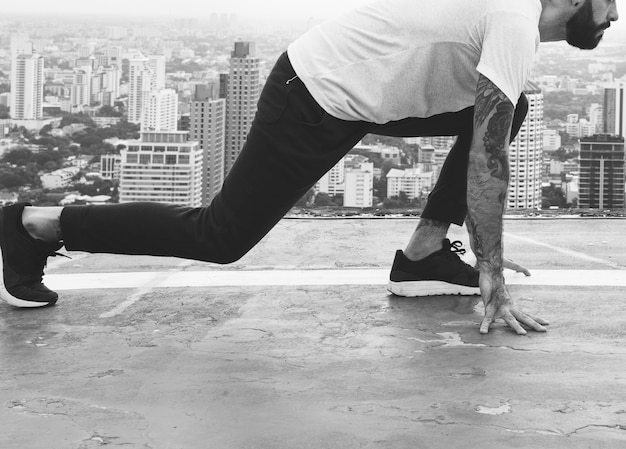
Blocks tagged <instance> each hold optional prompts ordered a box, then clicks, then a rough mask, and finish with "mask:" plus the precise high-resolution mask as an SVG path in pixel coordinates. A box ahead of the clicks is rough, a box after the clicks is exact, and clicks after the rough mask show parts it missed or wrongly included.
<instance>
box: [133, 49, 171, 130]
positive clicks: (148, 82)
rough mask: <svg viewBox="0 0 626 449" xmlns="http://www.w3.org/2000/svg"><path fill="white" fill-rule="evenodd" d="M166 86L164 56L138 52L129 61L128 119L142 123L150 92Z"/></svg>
mask: <svg viewBox="0 0 626 449" xmlns="http://www.w3.org/2000/svg"><path fill="white" fill-rule="evenodd" d="M164 88H165V57H164V56H149V57H147V58H146V57H144V56H143V55H141V54H137V55H135V56H134V57H133V58H132V59H130V60H129V62H128V121H129V122H131V123H135V124H140V123H141V122H142V120H143V114H144V109H145V108H146V105H147V101H148V96H149V94H150V92H152V91H154V90H163V89H164ZM174 129H175V128H174Z"/></svg>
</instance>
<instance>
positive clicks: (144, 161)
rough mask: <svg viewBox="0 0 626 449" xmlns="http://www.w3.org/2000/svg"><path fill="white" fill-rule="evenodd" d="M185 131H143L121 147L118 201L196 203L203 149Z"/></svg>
mask: <svg viewBox="0 0 626 449" xmlns="http://www.w3.org/2000/svg"><path fill="white" fill-rule="evenodd" d="M187 137H188V133H187V132H184V131H168V132H152V131H144V132H142V133H141V137H140V138H139V140H132V141H129V142H128V147H127V148H126V149H124V150H121V163H120V185H119V194H120V203H129V202H136V201H149V202H160V203H169V204H178V205H181V206H190V207H199V206H201V204H202V164H203V161H202V150H201V149H200V147H199V145H198V142H193V141H190V140H187Z"/></svg>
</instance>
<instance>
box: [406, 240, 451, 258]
mask: <svg viewBox="0 0 626 449" xmlns="http://www.w3.org/2000/svg"><path fill="white" fill-rule="evenodd" d="M442 248H443V245H442V244H441V240H439V241H438V242H434V241H429V242H422V243H420V244H419V246H415V245H409V246H407V248H406V249H405V250H404V251H403V253H404V255H405V257H406V258H407V259H409V260H410V261H412V262H417V261H419V260H422V259H426V258H427V257H428V256H430V255H431V254H433V253H436V252H437V251H439V250H441V249H442Z"/></svg>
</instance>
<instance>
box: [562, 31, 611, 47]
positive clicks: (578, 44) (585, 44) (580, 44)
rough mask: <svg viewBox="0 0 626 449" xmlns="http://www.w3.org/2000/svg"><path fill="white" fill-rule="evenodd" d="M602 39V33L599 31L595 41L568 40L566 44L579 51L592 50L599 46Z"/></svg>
mask: <svg viewBox="0 0 626 449" xmlns="http://www.w3.org/2000/svg"><path fill="white" fill-rule="evenodd" d="M603 37H604V31H600V32H599V34H596V36H595V39H585V40H583V41H577V40H571V39H568V40H567V43H568V44H570V45H571V46H573V47H576V48H579V49H581V50H593V49H594V48H596V47H597V46H598V45H599V44H600V41H601V40H602V38H603Z"/></svg>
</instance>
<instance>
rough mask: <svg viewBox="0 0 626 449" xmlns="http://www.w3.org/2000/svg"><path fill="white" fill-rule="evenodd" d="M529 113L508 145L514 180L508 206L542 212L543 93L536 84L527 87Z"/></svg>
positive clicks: (511, 183)
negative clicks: (540, 210)
mask: <svg viewBox="0 0 626 449" xmlns="http://www.w3.org/2000/svg"><path fill="white" fill-rule="evenodd" d="M524 93H525V94H526V97H527V98H528V114H526V118H525V119H524V122H523V123H522V127H521V128H520V130H519V132H518V134H517V137H516V138H515V140H514V141H513V142H512V143H511V145H510V146H509V164H510V172H511V178H510V181H509V195H508V202H507V206H508V207H509V208H510V209H541V169H542V159H543V94H542V93H541V89H540V88H539V86H537V85H536V84H534V83H531V82H528V83H527V84H526V86H525V87H524Z"/></svg>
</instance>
